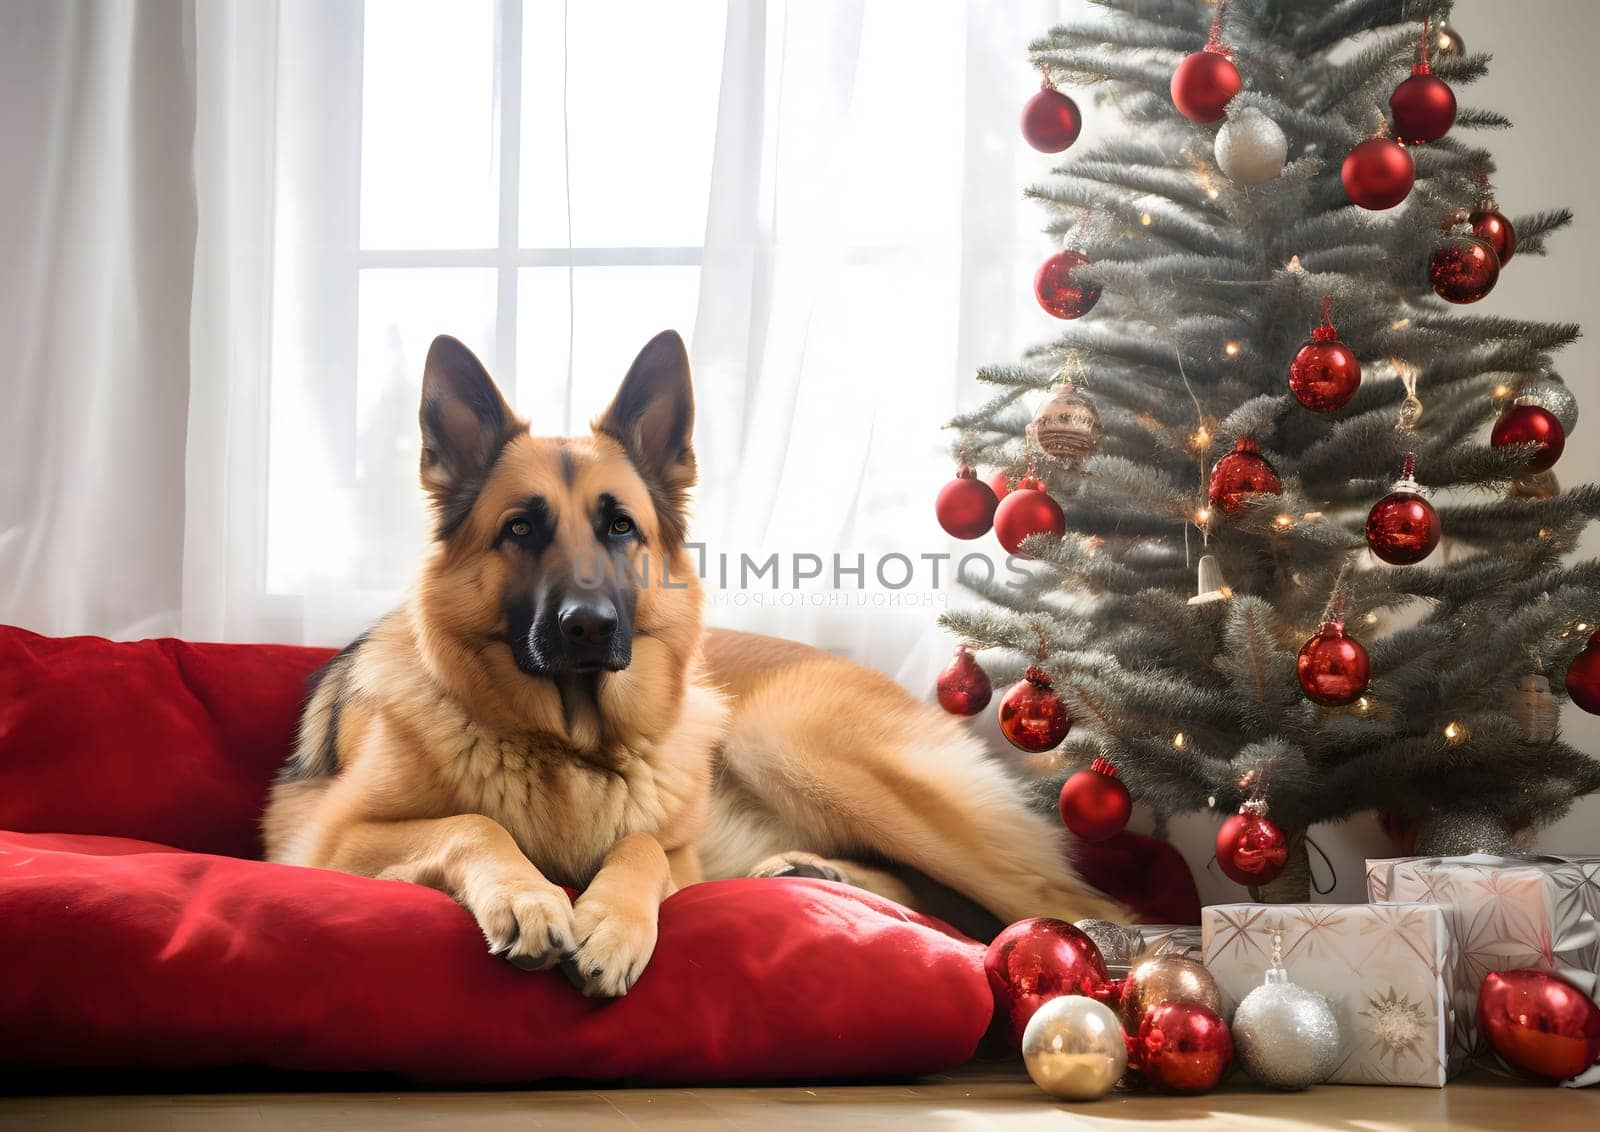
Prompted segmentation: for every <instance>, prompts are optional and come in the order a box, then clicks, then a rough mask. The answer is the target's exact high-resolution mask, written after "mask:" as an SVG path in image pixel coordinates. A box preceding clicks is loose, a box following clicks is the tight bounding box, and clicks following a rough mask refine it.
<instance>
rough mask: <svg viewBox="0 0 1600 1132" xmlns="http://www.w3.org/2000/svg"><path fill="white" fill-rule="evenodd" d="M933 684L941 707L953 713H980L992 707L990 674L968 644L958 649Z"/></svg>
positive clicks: (992, 686)
mask: <svg viewBox="0 0 1600 1132" xmlns="http://www.w3.org/2000/svg"><path fill="white" fill-rule="evenodd" d="M934 686H935V688H936V689H937V690H938V693H939V706H940V707H942V708H944V710H945V711H947V712H949V713H950V714H951V715H977V714H978V713H979V712H980V711H982V710H983V709H984V708H986V707H988V706H989V697H990V696H992V695H994V685H993V684H991V683H989V674H988V673H987V672H985V671H984V670H983V666H982V665H980V664H979V663H978V662H977V661H976V660H974V659H973V656H972V650H971V649H969V648H967V646H966V645H962V646H961V647H960V648H958V649H957V650H956V655H955V657H954V658H953V659H952V660H951V661H950V663H949V664H947V665H945V666H944V670H943V671H942V672H940V673H939V679H938V680H937V681H936V682H935V685H934Z"/></svg>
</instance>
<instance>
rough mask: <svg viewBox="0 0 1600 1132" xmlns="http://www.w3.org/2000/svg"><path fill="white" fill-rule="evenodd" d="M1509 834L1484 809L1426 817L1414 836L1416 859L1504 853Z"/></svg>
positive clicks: (1497, 818) (1500, 822) (1508, 831)
mask: <svg viewBox="0 0 1600 1132" xmlns="http://www.w3.org/2000/svg"><path fill="white" fill-rule="evenodd" d="M1510 850H1511V831H1510V830H1508V829H1507V828H1506V823H1505V822H1504V821H1503V820H1502V819H1501V818H1500V816H1499V815H1498V814H1492V813H1490V812H1489V811H1488V810H1452V811H1449V812H1447V813H1442V814H1437V815H1435V816H1434V817H1431V818H1429V819H1428V820H1427V821H1426V822H1425V823H1424V824H1423V826H1422V832H1421V833H1419V834H1418V835H1417V855H1418V856H1420V857H1465V856H1466V855H1467V854H1469V853H1494V854H1496V855H1500V854H1504V853H1508V852H1510Z"/></svg>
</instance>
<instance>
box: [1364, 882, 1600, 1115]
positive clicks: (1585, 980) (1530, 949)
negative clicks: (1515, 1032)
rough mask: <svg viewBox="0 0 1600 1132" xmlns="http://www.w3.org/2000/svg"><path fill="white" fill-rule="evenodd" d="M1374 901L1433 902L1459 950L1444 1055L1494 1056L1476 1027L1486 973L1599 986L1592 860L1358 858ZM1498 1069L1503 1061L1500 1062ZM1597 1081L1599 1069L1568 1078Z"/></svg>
mask: <svg viewBox="0 0 1600 1132" xmlns="http://www.w3.org/2000/svg"><path fill="white" fill-rule="evenodd" d="M1367 894H1368V896H1369V897H1371V898H1372V899H1374V900H1377V899H1387V900H1423V901H1429V902H1432V903H1437V904H1440V905H1443V906H1444V907H1445V908H1446V911H1447V914H1448V916H1449V923H1450V930H1451V933H1452V934H1453V935H1454V937H1455V941H1456V948H1457V950H1458V951H1459V953H1460V964H1459V966H1458V968H1457V971H1456V981H1455V989H1454V999H1455V1003H1454V1005H1455V1016H1456V1021H1455V1028H1454V1032H1453V1034H1452V1040H1451V1047H1452V1048H1451V1057H1452V1061H1453V1063H1454V1064H1456V1065H1458V1066H1459V1065H1460V1064H1462V1063H1464V1062H1465V1061H1467V1060H1468V1059H1469V1058H1471V1057H1473V1056H1480V1057H1482V1058H1483V1059H1484V1060H1485V1061H1489V1062H1491V1063H1492V1062H1493V1061H1494V1059H1493V1057H1492V1055H1490V1054H1489V1051H1488V1050H1487V1049H1486V1048H1485V1046H1484V1044H1483V1043H1482V1042H1481V1041H1480V1039H1479V1037H1478V1033H1477V1004H1478V988H1479V987H1480V986H1482V985H1483V979H1484V976H1485V975H1487V974H1488V973H1489V972H1490V971H1514V970H1518V969H1520V968H1523V967H1536V968H1539V969H1540V970H1545V971H1553V972H1554V973H1556V974H1558V975H1560V976H1561V977H1562V978H1564V979H1566V980H1567V981H1568V982H1569V983H1571V984H1572V985H1573V986H1576V987H1578V988H1579V989H1580V990H1582V991H1583V992H1584V993H1585V994H1588V995H1591V996H1594V995H1595V994H1596V984H1597V983H1600V857H1581V858H1572V859H1566V858H1559V857H1536V856H1513V857H1496V856H1491V855H1489V854H1475V855H1473V856H1470V857H1398V858H1390V859H1387V860H1381V861H1368V862H1367ZM1501 1068H1504V1066H1501ZM1596 1081H1600V1067H1596V1068H1591V1069H1590V1070H1589V1071H1588V1072H1587V1073H1585V1074H1583V1075H1581V1076H1579V1077H1576V1078H1574V1079H1573V1080H1572V1081H1570V1082H1568V1084H1571V1085H1588V1084H1593V1083H1594V1082H1596Z"/></svg>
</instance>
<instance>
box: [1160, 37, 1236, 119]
mask: <svg viewBox="0 0 1600 1132" xmlns="http://www.w3.org/2000/svg"><path fill="white" fill-rule="evenodd" d="M1242 86H1244V83H1243V82H1242V81H1241V80H1240V78H1239V68H1237V67H1235V66H1234V65H1233V60H1231V59H1229V58H1228V55H1227V51H1226V49H1225V48H1223V47H1222V46H1220V45H1218V44H1209V43H1208V44H1207V45H1206V46H1205V49H1204V50H1202V51H1196V52H1195V53H1194V54H1193V55H1190V56H1188V57H1187V58H1186V59H1184V61H1183V62H1181V63H1179V64H1178V69H1177V70H1176V71H1174V72H1172V104H1173V105H1174V106H1176V107H1177V108H1178V112H1179V113H1180V114H1182V115H1183V116H1184V117H1185V118H1188V119H1189V120H1190V121H1192V122H1220V121H1222V119H1223V117H1224V116H1225V115H1226V113H1227V109H1228V103H1229V102H1230V101H1231V100H1232V99H1233V96H1234V95H1236V94H1238V93H1239V89H1240V88H1241V87H1242Z"/></svg>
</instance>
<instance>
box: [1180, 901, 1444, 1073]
mask: <svg viewBox="0 0 1600 1132" xmlns="http://www.w3.org/2000/svg"><path fill="white" fill-rule="evenodd" d="M1274 932H1278V933H1280V935H1281V940H1282V947H1283V965H1284V967H1285V968H1286V969H1287V970H1288V972H1289V978H1290V979H1291V980H1292V981H1294V982H1296V983H1299V984H1300V985H1301V986H1303V987H1308V988H1309V989H1311V990H1314V991H1317V992H1319V993H1320V994H1321V995H1322V996H1323V997H1324V998H1326V999H1327V1000H1328V1002H1329V1004H1330V1005H1332V1007H1333V1012H1334V1014H1335V1015H1336V1016H1337V1017H1338V1019H1339V1058H1338V1064H1337V1066H1336V1068H1335V1069H1334V1071H1333V1076H1332V1077H1331V1078H1330V1080H1332V1081H1336V1082H1339V1083H1342V1084H1347V1085H1425V1086H1430V1087H1432V1088H1438V1087H1440V1086H1442V1085H1443V1084H1444V1083H1445V1081H1446V1080H1448V1079H1449V1076H1450V1071H1451V1070H1450V1064H1449V1052H1450V1030H1451V1021H1452V1020H1451V1000H1450V985H1451V977H1452V974H1453V971H1454V965H1455V952H1454V946H1453V944H1452V941H1451V937H1450V931H1449V928H1448V927H1447V925H1446V923H1445V917H1444V910H1443V909H1442V908H1440V907H1439V906H1437V905H1434V904H1217V905H1213V906H1212V907H1209V908H1207V909H1205V912H1204V916H1203V918H1202V921H1201V933H1202V938H1203V943H1202V948H1203V953H1204V957H1205V965H1206V967H1207V968H1208V969H1209V970H1210V971H1211V974H1212V976H1213V977H1214V978H1215V979H1216V980H1217V986H1218V988H1219V989H1220V990H1221V991H1222V1006H1223V1010H1224V1011H1225V1012H1226V1013H1227V1016H1228V1017H1229V1018H1232V1016H1233V1011H1234V1008H1235V1007H1237V1006H1238V1004H1239V1001H1240V999H1242V998H1243V997H1244V996H1245V995H1247V994H1249V993H1250V992H1251V991H1252V990H1254V989H1255V988H1256V987H1258V986H1260V985H1261V983H1262V981H1263V977H1264V976H1265V974H1266V972H1267V968H1268V967H1269V966H1270V965H1271V963H1270V957H1271V953H1272V936H1273V933H1274Z"/></svg>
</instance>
